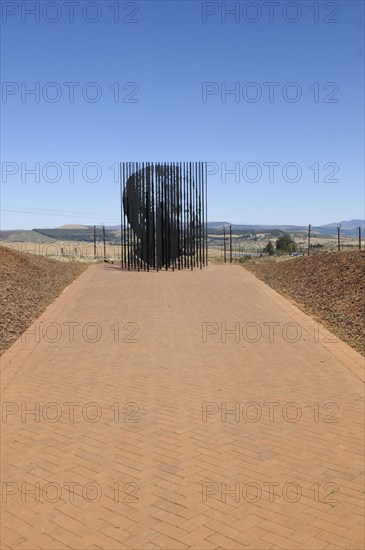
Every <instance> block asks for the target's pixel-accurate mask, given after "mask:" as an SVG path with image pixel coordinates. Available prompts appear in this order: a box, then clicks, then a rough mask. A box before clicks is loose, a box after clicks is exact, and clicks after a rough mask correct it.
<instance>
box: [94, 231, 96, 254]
mask: <svg viewBox="0 0 365 550" xmlns="http://www.w3.org/2000/svg"><path fill="white" fill-rule="evenodd" d="M95 259H96V225H94V260H95Z"/></svg>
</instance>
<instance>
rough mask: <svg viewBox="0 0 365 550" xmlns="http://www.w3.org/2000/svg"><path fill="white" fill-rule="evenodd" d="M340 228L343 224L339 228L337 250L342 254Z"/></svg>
mask: <svg viewBox="0 0 365 550" xmlns="http://www.w3.org/2000/svg"><path fill="white" fill-rule="evenodd" d="M340 227H341V224H340V225H338V226H337V250H338V251H339V252H340V250H341V237H340Z"/></svg>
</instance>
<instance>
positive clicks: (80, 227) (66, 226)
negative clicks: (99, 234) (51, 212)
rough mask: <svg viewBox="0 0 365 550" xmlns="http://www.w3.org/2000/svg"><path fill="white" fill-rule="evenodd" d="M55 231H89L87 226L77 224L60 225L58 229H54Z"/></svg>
mask: <svg viewBox="0 0 365 550" xmlns="http://www.w3.org/2000/svg"><path fill="white" fill-rule="evenodd" d="M55 229H89V228H88V226H87V225H80V224H78V223H68V224H66V225H61V226H60V227H55Z"/></svg>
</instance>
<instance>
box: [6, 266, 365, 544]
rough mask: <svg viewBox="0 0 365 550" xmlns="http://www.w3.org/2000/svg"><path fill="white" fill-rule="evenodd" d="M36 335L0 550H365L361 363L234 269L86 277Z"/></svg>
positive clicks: (23, 355) (17, 403)
mask: <svg viewBox="0 0 365 550" xmlns="http://www.w3.org/2000/svg"><path fill="white" fill-rule="evenodd" d="M47 323H48V324H47ZM50 323H55V324H50ZM67 323H68V324H67ZM70 323H73V327H74V328H73V331H74V334H73V337H72V338H70V334H71V336H72V330H71V328H70V327H71V325H70ZM76 323H79V324H76ZM204 323H205V324H204ZM207 323H209V325H208V324H207ZM224 323H225V325H224ZM235 323H236V325H235ZM273 323H275V325H274V324H273ZM222 324H223V329H224V327H225V328H226V329H227V330H232V329H234V328H236V333H235V334H226V341H225V342H224V334H223V335H222ZM110 327H112V328H110ZM118 328H119V329H118ZM32 329H33V330H35V332H33V333H31V332H30V331H28V334H27V335H26V341H25V342H22V341H21V340H18V341H17V342H16V343H15V344H14V345H13V346H12V347H11V348H10V350H8V352H7V353H6V354H5V355H4V356H3V359H2V392H3V393H2V399H3V418H2V432H3V435H2V442H3V443H2V492H3V494H2V501H3V503H2V507H3V511H2V522H3V527H2V546H1V548H3V549H7V548H19V549H32V550H34V549H37V548H47V549H48V548H49V549H53V548H54V549H63V548H75V549H76V548H77V549H86V548H94V549H97V548H99V549H100V548H102V549H105V550H110V549H120V548H126V549H138V550H140V549H143V550H144V549H149V548H163V549H168V550H173V549H185V548H194V549H200V550H204V549H207V550H209V549H215V548H217V549H218V548H220V549H242V548H252V549H255V550H260V549H265V548H273V549H274V548H288V549H297V548H304V549H316V550H317V549H318V550H319V549H322V548H328V549H331V550H335V549H337V548H346V549H351V550H352V549H359V548H363V547H364V527H363V523H362V518H363V512H364V483H363V482H364V477H363V472H364V461H363V441H362V436H361V434H362V428H363V409H362V403H363V402H362V398H361V396H362V395H363V383H362V381H361V379H363V358H362V357H361V356H360V355H359V354H357V353H356V352H354V351H353V350H352V349H351V348H349V347H348V346H347V345H346V344H344V343H341V342H333V337H332V336H331V335H330V334H329V333H328V331H325V330H324V329H323V327H321V326H319V325H318V324H316V323H315V321H314V320H313V319H311V318H310V317H308V316H306V315H304V314H303V313H302V312H300V311H299V310H298V309H297V308H296V307H294V306H293V305H291V304H290V303H289V302H288V301H286V300H285V299H284V298H282V297H281V296H279V295H278V294H277V293H276V292H275V291H273V290H272V289H270V288H269V287H267V286H266V285H265V284H264V283H262V282H261V281H259V280H258V279H256V278H255V277H254V276H253V275H251V274H250V273H248V272H247V271H245V270H244V269H242V268H240V267H236V266H219V267H215V266H210V267H209V268H208V269H205V270H203V271H195V272H188V271H184V272H175V273H170V272H169V273H166V272H160V273H122V272H120V271H119V270H118V269H116V268H112V267H109V266H93V267H91V268H89V269H88V270H87V271H86V272H85V273H84V274H83V275H82V276H81V277H80V278H79V279H78V280H77V281H76V282H75V283H74V284H73V285H71V287H69V288H68V289H67V290H66V291H65V292H64V293H63V294H62V296H61V297H60V298H59V299H57V300H56V301H55V302H54V303H53V304H52V305H51V306H50V307H49V308H48V309H47V310H46V312H45V313H44V314H43V315H42V317H41V318H40V319H38V321H37V323H35V324H34V325H33V327H32ZM37 331H39V332H37ZM42 331H43V335H42ZM118 332H119V334H118ZM35 340H38V342H36V341H35ZM52 340H54V341H53V342H52ZM96 340H97V341H96ZM203 340H205V341H203ZM295 340H298V341H295ZM316 340H319V341H316ZM323 340H326V341H323ZM31 409H32V410H33V411H35V412H34V413H33V414H31V413H29V411H30V410H31ZM72 411H73V412H72ZM295 420H296V421H295Z"/></svg>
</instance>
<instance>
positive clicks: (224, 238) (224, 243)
mask: <svg viewBox="0 0 365 550" xmlns="http://www.w3.org/2000/svg"><path fill="white" fill-rule="evenodd" d="M223 247H224V248H223V250H224V263H226V261H227V252H226V226H225V225H224V224H223Z"/></svg>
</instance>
